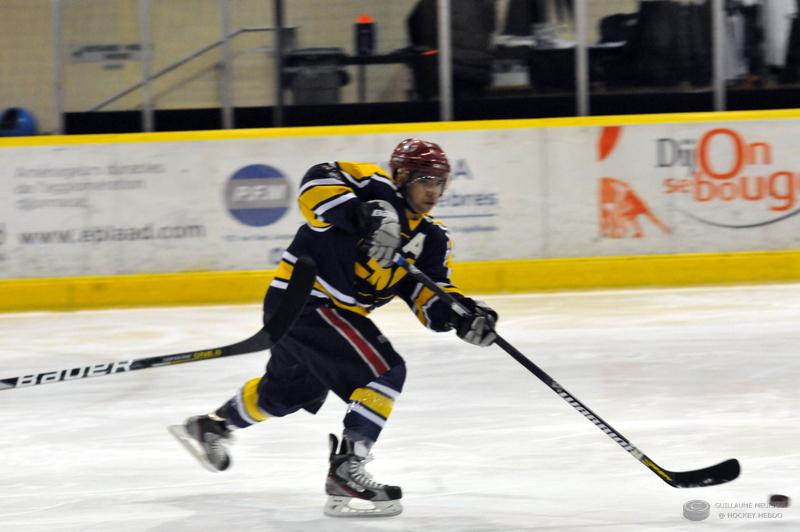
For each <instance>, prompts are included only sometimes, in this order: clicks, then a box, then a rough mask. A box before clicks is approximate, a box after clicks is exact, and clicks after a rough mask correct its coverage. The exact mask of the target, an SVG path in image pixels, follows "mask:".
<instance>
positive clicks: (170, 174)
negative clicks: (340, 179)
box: [0, 130, 542, 278]
mask: <svg viewBox="0 0 800 532" xmlns="http://www.w3.org/2000/svg"><path fill="white" fill-rule="evenodd" d="M539 134H540V133H539V131H537V130H519V131H514V130H510V131H503V132H499V133H498V134H495V135H487V134H486V133H485V132H483V131H480V130H476V131H464V132H459V133H454V134H451V133H430V132H427V133H426V132H415V131H408V132H407V133H400V134H397V133H393V134H391V135H389V134H386V135H348V136H299V137H292V138H265V139H258V138H256V139H253V138H243V139H236V140H198V141H192V140H187V141H175V142H136V143H133V142H132V143H124V142H121V143H114V144H78V145H69V146H30V147H16V148H5V149H0V187H2V190H0V191H1V192H2V200H0V202H1V203H0V276H2V277H5V278H21V277H62V276H77V275H110V274H129V273H167V272H190V271H224V270H249V269H269V268H273V267H275V266H276V265H277V263H278V261H279V260H280V256H281V254H282V252H283V250H284V249H285V248H286V247H287V246H288V244H289V243H290V242H291V239H292V237H293V235H294V233H295V231H296V230H297V228H298V226H299V225H300V224H302V223H303V220H302V218H301V215H300V213H299V210H298V208H297V206H296V201H295V199H296V196H297V189H298V186H299V183H300V181H301V179H302V177H303V175H304V174H305V172H306V170H307V169H308V168H309V167H310V166H312V165H314V164H317V163H320V162H325V161H331V160H344V161H359V162H373V163H377V164H379V165H381V166H383V167H387V164H388V156H389V154H390V153H391V151H392V149H393V148H394V146H395V145H396V144H397V142H399V140H402V139H403V138H406V137H410V136H422V137H424V138H427V139H430V140H433V141H436V142H440V143H441V144H442V145H443V146H445V147H446V148H445V149H446V150H447V152H448V154H449V156H450V159H451V162H452V164H453V167H454V171H453V176H452V180H451V182H450V184H449V186H448V189H447V193H446V196H445V197H444V198H443V200H442V204H441V206H440V208H439V209H437V214H438V215H439V217H440V218H442V219H443V221H444V222H445V223H446V224H447V225H448V226H449V228H450V231H451V234H452V236H453V237H454V240H455V241H456V245H455V254H456V257H457V258H458V259H459V260H485V259H495V258H514V257H517V256H520V255H525V256H535V255H537V254H538V253H540V249H539V246H541V242H542V239H541V234H540V229H539V227H540V223H539V220H540V218H538V217H531V216H529V214H528V208H529V206H530V205H531V203H532V200H531V198H536V197H539V194H540V190H539V185H540V183H541V180H540V179H539V176H538V174H537V173H536V172H535V170H536V169H535V168H534V169H529V170H530V171H529V172H520V170H519V168H520V165H522V164H524V162H525V160H526V158H527V157H528V155H527V152H528V151H529V149H530V146H536V145H538V144H539V142H538V140H537V139H538V137H539ZM520 139H524V142H521V141H520ZM498 151H503V153H504V154H505V155H504V157H502V158H495V157H493V156H490V154H493V153H496V152H498ZM521 173H522V174H526V175H525V178H526V180H527V181H526V182H525V183H518V181H517V178H518V176H519V175H520V174H521ZM519 232H524V234H525V235H526V240H525V241H524V242H518V243H517V245H515V246H509V245H508V243H507V242H505V241H504V235H506V234H515V233H519Z"/></svg>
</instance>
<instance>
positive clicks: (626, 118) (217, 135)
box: [0, 109, 800, 149]
mask: <svg viewBox="0 0 800 532" xmlns="http://www.w3.org/2000/svg"><path fill="white" fill-rule="evenodd" d="M792 119H794V120H797V119H800V110H799V109H776V110H765V111H726V112H703V113H664V114H649V115H605V116H582V117H566V118H533V119H514V120H470V121H463V122H462V121H459V122H418V123H402V124H371V125H363V126H314V127H287V128H263V129H231V130H213V131H176V132H162V133H127V134H101V135H39V136H33V137H4V138H0V149H2V148H14V147H30V146H57V145H81V144H133V143H142V142H197V141H211V140H246V139H269V138H294V137H326V136H335V137H341V136H344V135H376V134H378V135H380V134H388V135H393V136H396V135H398V134H403V135H408V134H409V133H421V132H436V131H470V130H491V129H531V128H552V127H589V126H608V125H633V124H671V123H693V122H723V121H733V120H792Z"/></svg>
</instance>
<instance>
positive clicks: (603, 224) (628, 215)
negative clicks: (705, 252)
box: [597, 126, 671, 238]
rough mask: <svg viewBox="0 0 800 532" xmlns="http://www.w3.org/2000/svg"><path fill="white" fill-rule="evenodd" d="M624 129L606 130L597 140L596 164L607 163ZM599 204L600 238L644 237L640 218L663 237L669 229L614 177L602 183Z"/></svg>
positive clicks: (630, 189) (626, 186)
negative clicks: (660, 231)
mask: <svg viewBox="0 0 800 532" xmlns="http://www.w3.org/2000/svg"><path fill="white" fill-rule="evenodd" d="M621 135H622V127H620V126H605V127H603V128H602V129H601V130H600V137H599V138H598V139H597V161H598V162H601V161H605V160H606V159H607V158H608V157H609V156H610V155H611V153H612V152H613V151H614V150H615V149H616V148H617V146H618V145H619V140H620V137H621ZM598 200H599V201H598V203H599V207H600V235H601V236H604V237H607V238H627V237H631V236H632V237H634V238H641V237H643V236H644V231H643V230H642V224H641V222H639V218H640V217H641V216H645V217H646V218H648V219H649V220H650V221H651V222H653V223H654V224H655V225H656V226H657V227H658V228H659V229H661V230H662V231H664V233H666V234H669V233H670V232H671V231H670V229H669V227H667V226H666V225H664V223H662V222H661V220H659V219H658V217H657V216H656V215H655V214H653V211H652V210H650V207H648V206H647V204H646V203H645V202H644V200H643V199H642V198H641V197H639V195H638V194H637V193H636V191H634V190H633V187H631V186H630V185H629V184H628V183H626V182H625V181H621V180H619V179H614V178H613V177H603V178H601V179H600V191H599V198H598Z"/></svg>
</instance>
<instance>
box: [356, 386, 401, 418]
mask: <svg viewBox="0 0 800 532" xmlns="http://www.w3.org/2000/svg"><path fill="white" fill-rule="evenodd" d="M350 400H351V401H355V402H357V403H361V404H362V405H364V406H366V407H367V408H369V409H370V410H372V411H373V412H375V413H376V414H378V415H380V416H381V417H382V418H383V419H388V418H389V416H390V415H391V414H392V408H393V407H394V401H392V400H391V399H390V398H389V397H386V396H385V395H383V394H382V393H378V392H376V391H375V390H373V389H371V388H356V389H355V391H354V392H353V393H352V394H351V395H350Z"/></svg>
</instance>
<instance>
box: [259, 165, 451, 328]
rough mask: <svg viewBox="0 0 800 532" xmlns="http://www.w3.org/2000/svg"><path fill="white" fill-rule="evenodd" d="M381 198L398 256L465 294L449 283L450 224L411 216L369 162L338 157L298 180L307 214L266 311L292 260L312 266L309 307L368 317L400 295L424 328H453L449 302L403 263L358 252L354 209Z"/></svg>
mask: <svg viewBox="0 0 800 532" xmlns="http://www.w3.org/2000/svg"><path fill="white" fill-rule="evenodd" d="M375 199H381V200H385V201H387V202H389V203H391V204H392V205H393V206H394V207H395V209H396V210H397V212H398V214H399V218H400V222H401V224H402V230H401V235H402V244H401V248H402V251H403V253H404V254H405V255H406V256H408V257H409V262H413V263H414V264H416V266H417V267H418V268H419V269H420V270H422V271H423V272H425V273H426V274H427V275H428V276H429V277H430V278H431V279H433V280H434V281H435V282H436V283H437V284H438V285H439V286H441V287H442V288H443V289H444V290H445V291H447V292H451V293H453V294H454V295H455V296H456V297H457V298H458V299H466V298H465V297H464V296H463V295H462V294H461V292H460V291H459V290H458V289H457V288H456V287H454V286H453V285H452V284H451V282H450V271H451V270H450V266H451V251H452V244H451V242H450V237H449V235H448V232H447V228H446V227H445V226H444V225H442V224H441V223H440V222H439V221H437V220H435V219H434V218H432V217H431V216H429V215H418V216H414V217H409V216H408V215H407V213H406V206H405V200H404V199H403V196H402V194H400V192H398V190H397V188H396V187H395V185H394V183H393V181H392V179H391V177H389V176H388V175H387V174H386V172H385V171H384V170H383V169H382V168H381V167H379V166H377V165H374V164H369V163H353V162H343V161H336V162H332V163H323V164H318V165H316V166H313V167H311V168H310V169H309V170H308V172H307V173H306V175H305V176H304V177H303V180H302V182H301V184H300V194H299V196H298V204H299V206H300V210H301V212H302V213H303V216H304V217H305V219H306V223H305V225H303V226H302V227H301V228H300V229H298V231H297V234H296V235H295V237H294V240H293V241H292V243H291V244H290V245H289V248H288V249H287V250H286V252H285V253H284V255H283V257H282V260H281V263H280V265H279V266H278V270H277V272H276V275H275V279H274V280H273V282H272V284H271V285H270V288H269V291H268V293H267V298H266V301H265V315H269V314H270V311H271V310H272V309H274V308H276V305H277V302H278V300H279V299H280V298H281V297H282V295H283V292H284V289H285V287H286V282H287V281H288V279H289V277H290V276H291V273H292V269H293V268H294V262H295V261H296V260H297V257H300V256H303V255H307V256H309V257H311V258H312V259H314V261H315V262H316V263H317V271H318V273H317V281H316V283H315V284H314V290H313V291H312V297H311V299H310V300H309V302H308V303H307V305H306V310H307V311H308V310H312V309H314V308H316V307H318V306H319V305H321V304H328V305H332V306H335V307H338V308H341V309H345V310H348V311H351V312H355V313H357V314H360V315H362V316H366V315H367V314H369V313H370V312H371V311H372V310H373V309H375V308H377V307H380V306H381V305H384V304H386V303H387V302H389V301H390V300H391V299H392V298H393V297H394V296H396V295H397V296H400V297H401V298H403V300H405V302H406V303H407V304H408V306H409V307H410V308H411V310H412V311H413V312H414V313H415V314H416V316H417V318H418V319H419V320H420V322H422V323H423V324H424V325H425V326H426V327H428V328H430V329H433V330H436V331H446V330H448V329H450V328H451V326H450V324H449V321H450V319H451V318H452V315H451V312H452V311H451V310H450V309H449V307H448V306H447V305H446V304H444V303H443V302H441V301H440V300H439V298H438V297H437V296H436V295H435V294H434V293H433V292H432V291H431V290H430V289H429V288H426V287H424V286H423V285H422V284H420V283H417V282H416V281H415V280H413V279H412V278H411V277H409V276H408V275H407V273H406V271H405V270H404V269H403V268H400V267H398V266H394V265H393V266H391V267H388V268H384V267H381V266H380V265H379V264H378V263H377V261H375V260H374V259H371V258H369V257H368V256H367V254H366V253H365V252H364V251H363V250H361V249H360V247H359V243H360V241H361V239H362V237H363V235H362V234H361V230H360V229H359V223H358V212H359V209H360V206H361V204H362V203H363V202H366V201H370V200H375Z"/></svg>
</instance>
